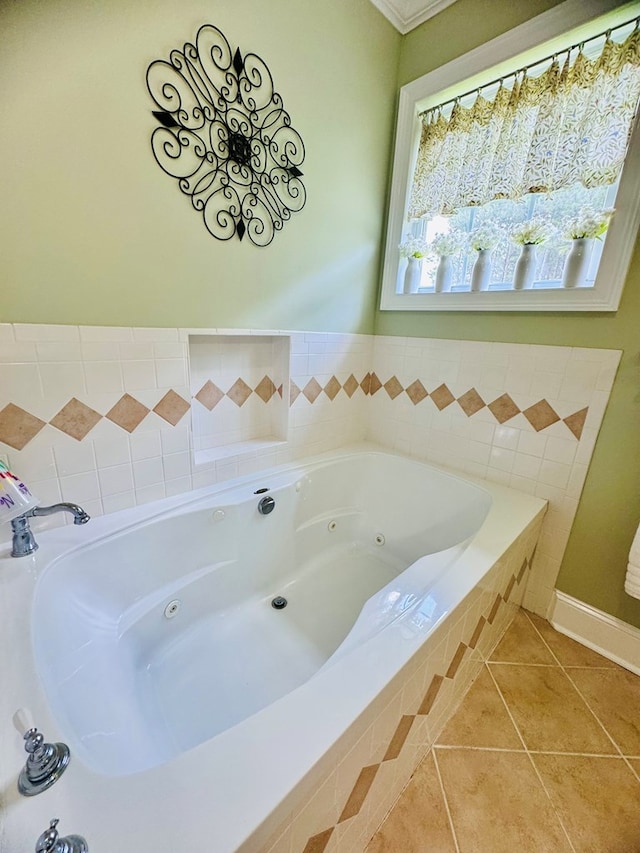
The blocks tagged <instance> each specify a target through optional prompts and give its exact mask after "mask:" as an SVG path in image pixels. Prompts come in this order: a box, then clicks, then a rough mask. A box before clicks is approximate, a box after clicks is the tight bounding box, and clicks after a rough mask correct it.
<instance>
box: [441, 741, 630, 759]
mask: <svg viewBox="0 0 640 853" xmlns="http://www.w3.org/2000/svg"><path fill="white" fill-rule="evenodd" d="M435 745H436V746H437V747H438V749H466V750H471V751H476V752H516V753H518V754H522V753H523V752H526V753H529V754H530V755H567V756H574V757H579V758H620V757H621V756H620V754H619V753H618V752H564V751H563V750H560V749H527V748H526V747H525V748H524V749H512V748H511V749H510V748H508V747H502V746H462V745H459V744H454V743H446V744H445V743H438V744H435ZM627 757H628V756H624V755H623V756H622V758H627Z"/></svg>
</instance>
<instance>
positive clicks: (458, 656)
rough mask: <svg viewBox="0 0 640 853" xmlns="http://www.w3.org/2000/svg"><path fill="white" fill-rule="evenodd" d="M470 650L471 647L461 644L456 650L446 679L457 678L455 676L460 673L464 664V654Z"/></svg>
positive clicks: (446, 673)
mask: <svg viewBox="0 0 640 853" xmlns="http://www.w3.org/2000/svg"><path fill="white" fill-rule="evenodd" d="M468 648H469V647H468V646H467V645H465V643H459V645H458V648H457V649H456V653H455V655H454V656H453V658H452V660H451V663H450V664H449V669H448V670H447V671H446V672H445V678H454V677H455V674H456V672H457V671H458V667H459V666H460V664H461V663H462V659H463V657H464V653H465V652H466V651H467V649H468Z"/></svg>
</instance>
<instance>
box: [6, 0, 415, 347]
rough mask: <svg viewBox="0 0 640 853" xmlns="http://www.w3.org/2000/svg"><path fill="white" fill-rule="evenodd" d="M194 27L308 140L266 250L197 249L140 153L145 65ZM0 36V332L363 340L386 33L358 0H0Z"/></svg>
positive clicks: (380, 176)
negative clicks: (275, 98) (302, 192)
mask: <svg viewBox="0 0 640 853" xmlns="http://www.w3.org/2000/svg"><path fill="white" fill-rule="evenodd" d="M203 23H212V24H215V25H216V26H218V27H219V28H220V29H221V30H222V31H223V32H224V33H225V35H226V36H227V38H228V39H229V41H230V42H231V43H232V46H234V47H235V46H236V45H239V46H240V48H241V49H242V50H243V52H247V51H255V52H256V53H258V54H259V55H260V56H262V57H263V58H264V60H265V61H266V63H267V65H268V66H269V68H270V70H271V71H272V73H273V76H274V81H275V86H276V90H277V91H278V92H280V93H281V95H282V96H283V99H284V104H285V108H286V109H287V110H288V111H289V112H290V115H291V117H292V123H293V126H294V127H295V128H296V129H297V130H298V131H299V132H300V133H301V135H302V138H303V140H304V142H305V146H306V152H307V157H306V161H305V163H304V166H303V171H304V173H305V177H304V183H305V185H306V188H307V192H308V202H307V206H306V208H305V209H304V210H303V211H302V212H301V213H300V214H298V215H297V216H294V217H293V218H292V219H291V220H290V221H289V222H288V223H286V224H285V228H284V230H283V231H282V232H281V233H279V234H277V235H276V237H275V240H274V242H273V243H272V244H271V245H270V246H269V247H268V248H263V249H259V248H256V247H254V246H252V245H251V244H249V243H248V241H245V242H243V243H242V244H239V243H238V242H237V240H235V239H234V240H233V241H230V242H228V243H222V242H219V241H217V240H215V239H214V238H213V237H212V236H210V235H209V233H208V232H207V231H206V229H205V227H204V225H203V223H202V220H201V217H200V214H198V213H196V212H195V211H194V210H193V209H192V208H191V205H190V202H189V200H188V199H187V198H186V196H183V195H182V194H181V193H180V191H179V189H178V187H177V184H176V182H175V181H174V180H173V179H172V178H169V177H168V176H166V175H165V174H164V173H163V172H161V170H160V169H159V167H158V166H157V165H156V163H155V160H154V159H153V156H152V154H151V149H150V144H149V138H150V134H151V131H152V130H153V128H154V127H155V126H156V123H155V120H154V119H153V117H152V116H151V109H152V101H151V98H150V96H149V95H148V93H147V90H146V84H145V73H146V69H147V65H148V64H149V63H150V62H151V61H152V60H154V59H166V58H167V57H168V54H169V51H170V50H171V49H172V48H174V47H180V46H181V45H182V44H183V43H184V41H186V40H191V39H193V38H194V37H195V34H196V32H197V29H198V27H199V26H200V25H202V24H203ZM0 32H1V33H2V50H1V51H0V79H1V80H2V86H1V87H0V105H1V114H2V116H3V129H4V131H3V133H2V134H0V197H1V199H2V202H1V204H0V256H1V258H2V272H1V275H2V285H1V289H0V321H3V322H11V321H13V322H39V323H85V324H101V325H112V324H116V325H117V324H125V325H143V326H144V325H146V326H150V325H159V326H171V325H173V326H175V325H181V326H200V327H203V326H204V327H234V326H235V327H242V328H244V327H261V328H279V329H283V328H299V329H312V330H331V331H353V332H371V331H372V330H373V317H374V311H375V303H376V287H377V281H378V269H379V262H380V245H381V234H382V224H383V218H384V207H385V205H384V199H385V192H386V183H387V172H388V164H389V157H390V145H391V139H392V134H393V130H392V127H393V116H394V110H395V101H396V92H397V86H396V84H397V80H396V76H397V65H398V58H399V50H400V42H401V37H400V35H399V34H398V33H397V32H396V31H395V29H394V28H393V27H392V26H391V24H389V23H388V21H386V19H385V18H383V16H382V15H381V14H380V13H379V12H378V11H377V9H375V7H374V6H372V4H371V3H369V0H349V2H347V3H345V2H344V0H322V2H320V3H318V2H314V0H268V2H264V0H215V2H211V0H179V2H176V0H136V2H131V0H108V2H87V0H0ZM363 34H366V37H363Z"/></svg>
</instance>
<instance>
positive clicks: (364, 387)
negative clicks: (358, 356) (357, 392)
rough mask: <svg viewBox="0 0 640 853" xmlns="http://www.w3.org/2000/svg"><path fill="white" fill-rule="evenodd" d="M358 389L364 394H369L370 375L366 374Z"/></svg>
mask: <svg viewBox="0 0 640 853" xmlns="http://www.w3.org/2000/svg"><path fill="white" fill-rule="evenodd" d="M360 387H361V388H362V390H363V391H364V393H365V394H368V393H369V389H370V387H371V374H370V373H367V375H366V376H365V377H363V379H362V382H361V383H360Z"/></svg>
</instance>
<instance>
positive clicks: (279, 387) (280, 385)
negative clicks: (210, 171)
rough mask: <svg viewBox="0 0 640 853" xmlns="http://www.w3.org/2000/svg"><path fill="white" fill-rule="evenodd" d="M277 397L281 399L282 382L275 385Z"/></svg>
mask: <svg viewBox="0 0 640 853" xmlns="http://www.w3.org/2000/svg"><path fill="white" fill-rule="evenodd" d="M276 390H277V392H278V397H280V399H281V400H282V382H281V383H280V384H279V385H278V387H277V389H276Z"/></svg>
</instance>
